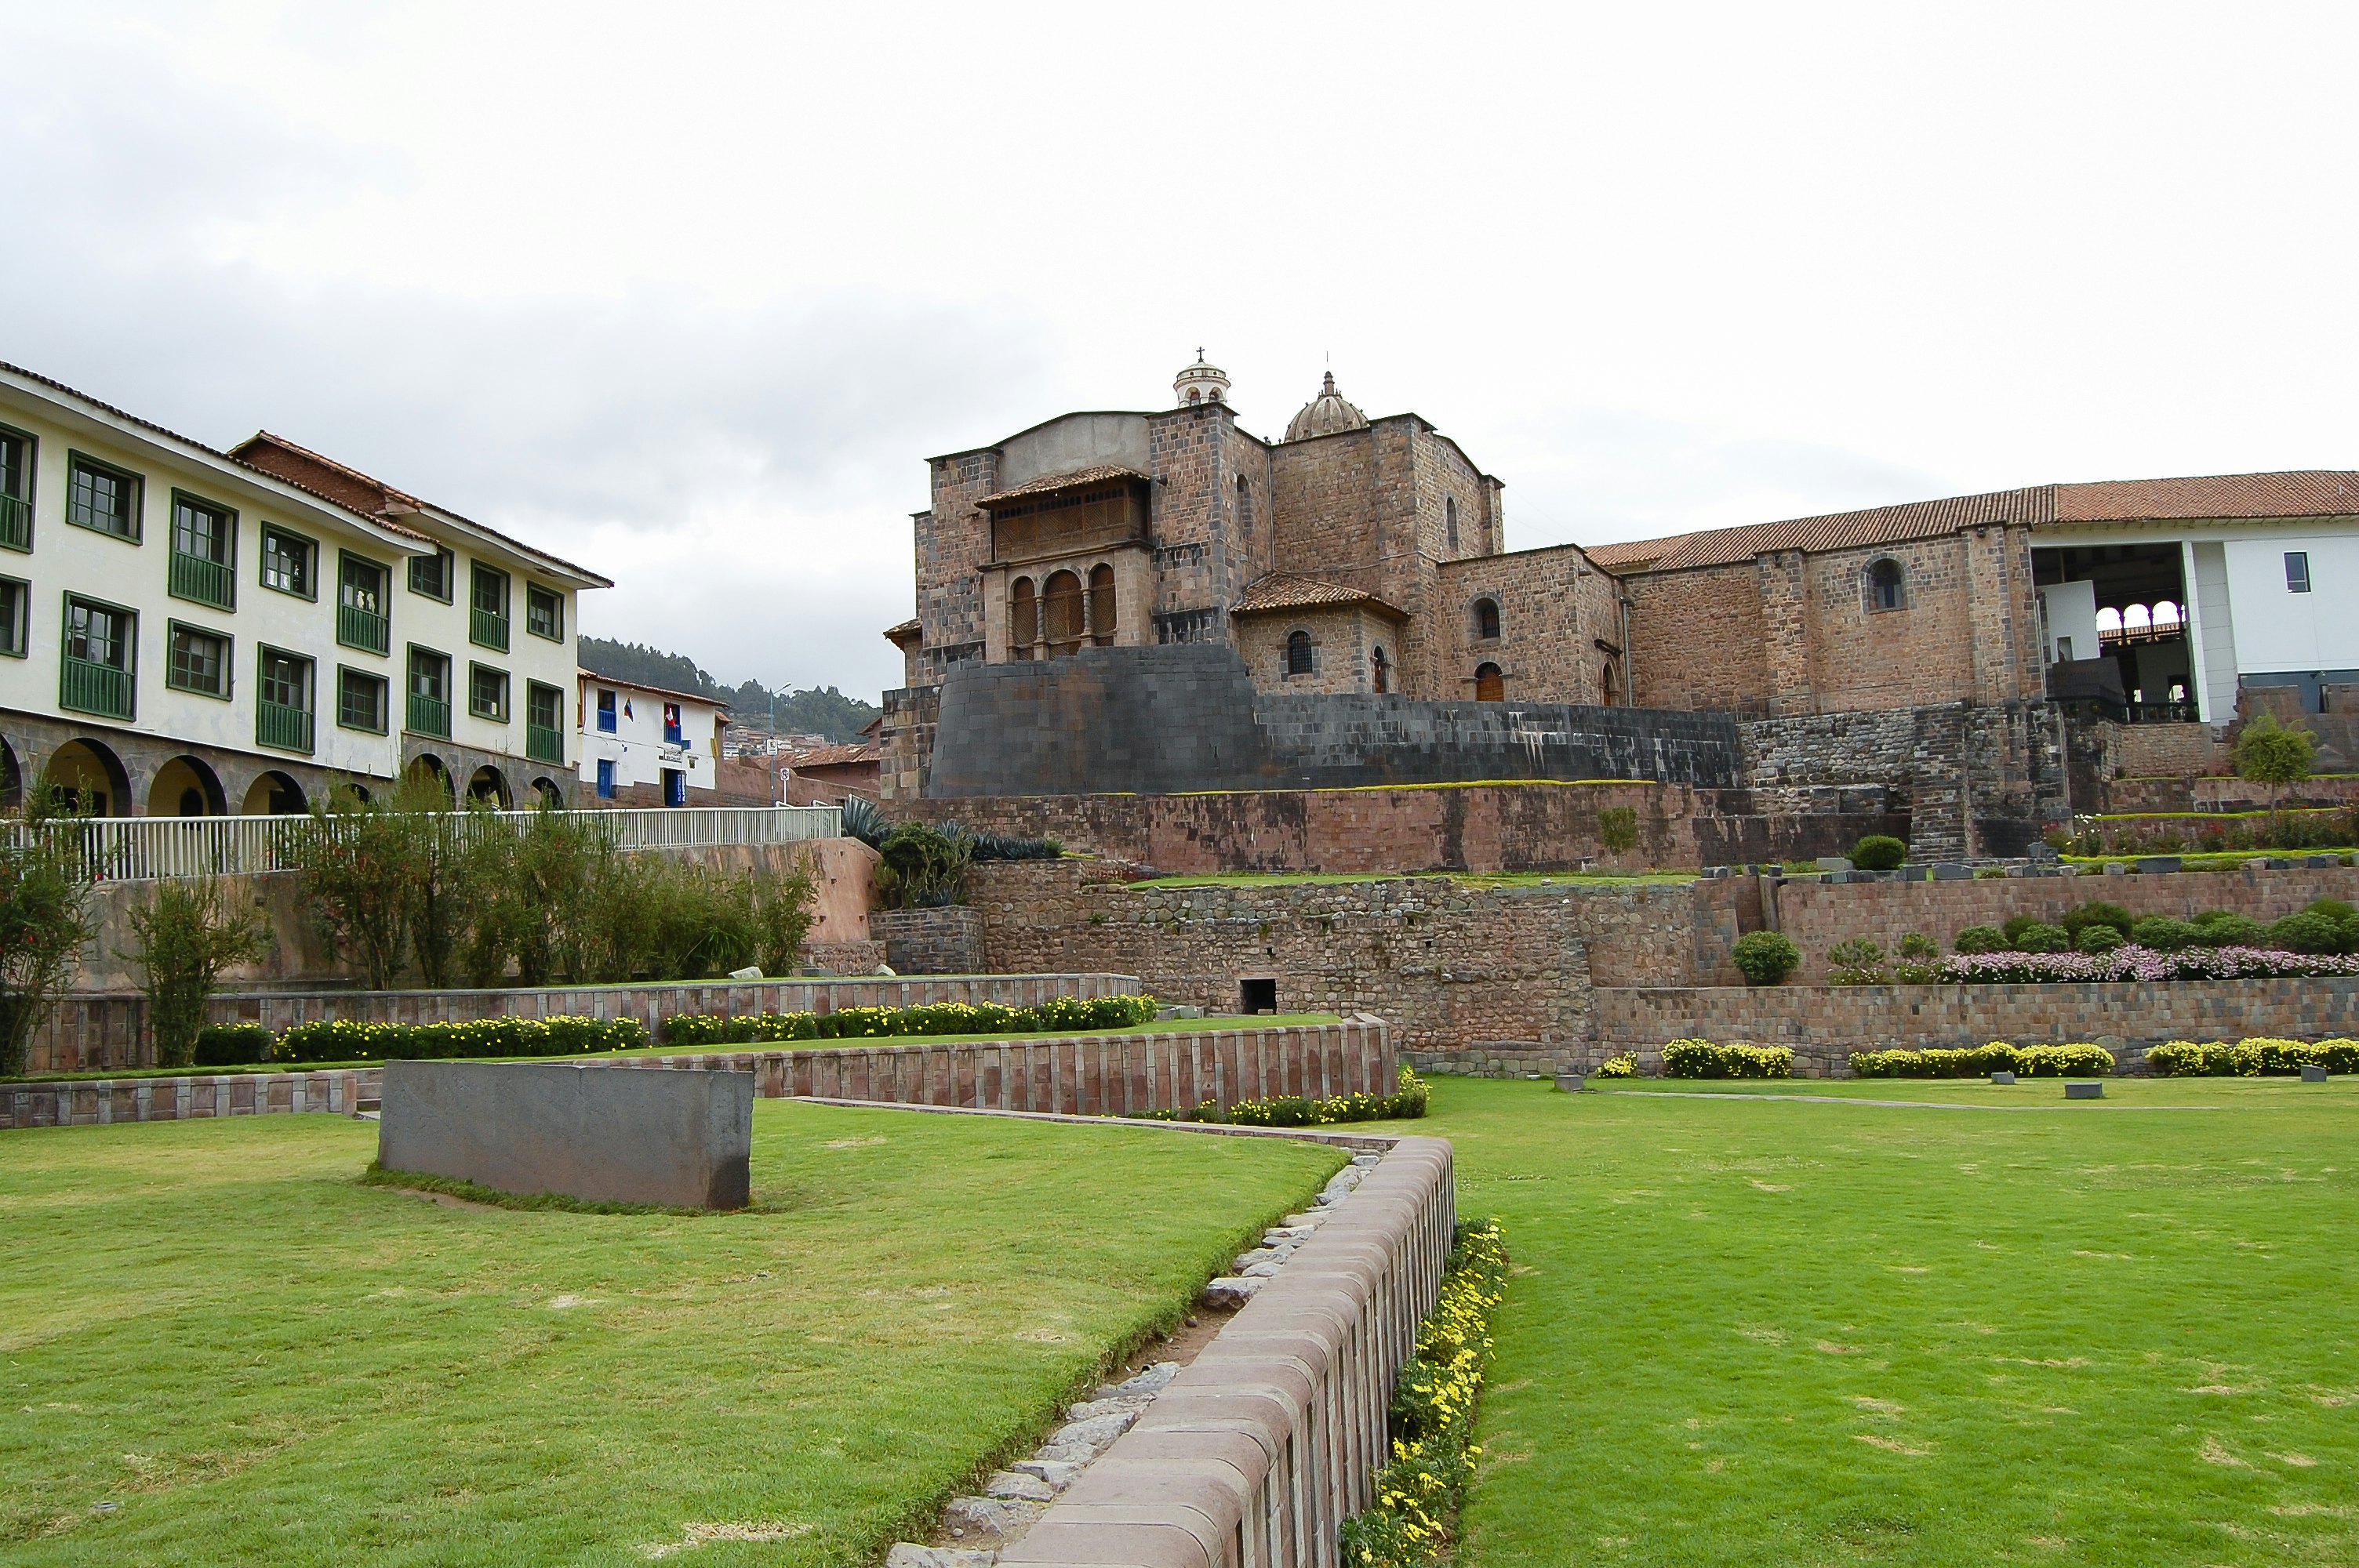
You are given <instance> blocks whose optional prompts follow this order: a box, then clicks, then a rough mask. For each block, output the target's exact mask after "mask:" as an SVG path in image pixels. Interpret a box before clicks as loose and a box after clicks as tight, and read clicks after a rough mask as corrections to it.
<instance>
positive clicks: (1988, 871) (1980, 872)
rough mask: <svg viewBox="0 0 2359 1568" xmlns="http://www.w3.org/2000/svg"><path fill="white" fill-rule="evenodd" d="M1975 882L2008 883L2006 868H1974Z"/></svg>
mask: <svg viewBox="0 0 2359 1568" xmlns="http://www.w3.org/2000/svg"><path fill="white" fill-rule="evenodd" d="M1974 881H1978V882H2003V881H2006V867H2005V866H1977V867H1975V868H1974Z"/></svg>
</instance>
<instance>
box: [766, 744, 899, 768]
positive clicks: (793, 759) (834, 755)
mask: <svg viewBox="0 0 2359 1568" xmlns="http://www.w3.org/2000/svg"><path fill="white" fill-rule="evenodd" d="M884 755H885V748H884V747H882V746H881V745H879V744H877V743H876V742H875V741H854V742H853V743H851V744H848V745H843V746H814V747H812V748H811V749H810V751H808V752H780V753H779V761H781V762H785V763H786V764H787V765H788V767H790V768H834V767H843V766H844V765H846V764H847V763H850V764H857V763H861V762H879V761H882V760H883V758H884Z"/></svg>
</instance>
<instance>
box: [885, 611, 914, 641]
mask: <svg viewBox="0 0 2359 1568" xmlns="http://www.w3.org/2000/svg"><path fill="white" fill-rule="evenodd" d="M921 629H922V628H921V627H920V625H919V622H918V620H917V618H916V617H915V616H912V617H910V618H909V619H908V620H907V621H904V622H901V623H900V624H899V625H898V626H887V627H886V628H885V635H886V637H888V638H890V639H891V640H892V641H894V642H896V643H906V642H908V640H909V639H910V638H912V637H914V636H916V635H917V634H918V633H919V631H920V630H921Z"/></svg>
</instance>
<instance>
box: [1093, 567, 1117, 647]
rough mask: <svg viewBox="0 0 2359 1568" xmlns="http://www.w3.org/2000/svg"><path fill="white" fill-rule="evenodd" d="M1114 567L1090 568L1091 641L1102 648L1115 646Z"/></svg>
mask: <svg viewBox="0 0 2359 1568" xmlns="http://www.w3.org/2000/svg"><path fill="white" fill-rule="evenodd" d="M1090 641H1092V642H1093V643H1096V644H1097V645H1098V646H1099V647H1101V648H1111V647H1113V646H1114V568H1112V567H1109V566H1105V565H1103V564H1101V565H1098V566H1094V567H1092V568H1090Z"/></svg>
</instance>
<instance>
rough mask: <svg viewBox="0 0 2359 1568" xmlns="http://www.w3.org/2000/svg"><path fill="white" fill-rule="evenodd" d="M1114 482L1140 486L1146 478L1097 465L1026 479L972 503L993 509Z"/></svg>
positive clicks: (1105, 464)
mask: <svg viewBox="0 0 2359 1568" xmlns="http://www.w3.org/2000/svg"><path fill="white" fill-rule="evenodd" d="M1117 479H1126V480H1136V481H1138V482H1139V483H1141V484H1144V483H1146V482H1147V476H1146V475H1145V474H1143V473H1141V472H1139V471H1138V470H1136V469H1126V468H1121V467H1118V466H1116V465H1114V464H1113V463H1098V464H1096V465H1094V466H1093V467H1090V468H1085V469H1074V470H1071V472H1069V473H1044V474H1042V475H1041V476H1040V477H1039V478H1038V479H1034V480H1027V481H1024V482H1023V483H1022V484H1018V485H1012V486H1010V487H1009V488H1007V489H1006V490H1002V491H995V492H993V493H991V494H989V495H982V496H977V497H976V498H975V502H974V504H976V505H977V506H996V505H998V504H1000V503H1002V502H1006V501H1021V500H1023V499H1024V498H1025V497H1027V496H1033V495H1048V494H1050V493H1052V492H1056V491H1060V490H1078V489H1080V488H1081V487H1082V486H1083V485H1085V484H1103V483H1105V482H1106V481H1109V480H1117Z"/></svg>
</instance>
